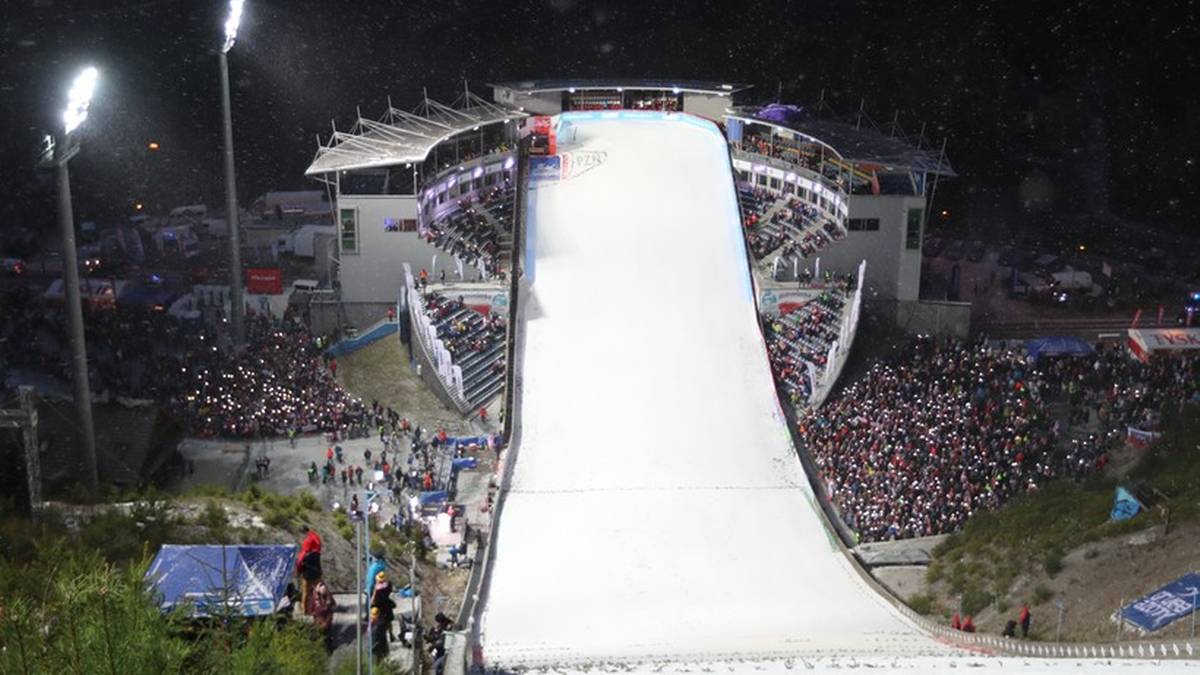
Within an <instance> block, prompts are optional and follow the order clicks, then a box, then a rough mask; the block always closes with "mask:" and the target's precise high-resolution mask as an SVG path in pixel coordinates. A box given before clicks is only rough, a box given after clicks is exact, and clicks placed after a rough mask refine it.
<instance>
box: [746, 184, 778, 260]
mask: <svg viewBox="0 0 1200 675" xmlns="http://www.w3.org/2000/svg"><path fill="white" fill-rule="evenodd" d="M737 190H738V200H739V201H740V202H741V205H742V225H743V227H745V231H746V244H747V245H748V246H749V247H750V252H751V253H752V254H753V255H754V259H755V260H761V259H762V258H763V257H764V256H766V255H767V254H768V253H770V252H771V251H774V250H775V249H777V248H779V247H780V245H782V244H783V243H784V237H783V233H782V232H781V231H780V229H779V228H778V227H777V226H776V225H775V224H774V223H772V222H769V221H768V220H767V218H766V215H767V213H768V212H769V211H770V210H771V209H772V207H774V206H775V203H776V198H775V197H774V196H772V195H771V194H770V193H769V192H767V191H766V190H765V189H763V188H752V187H750V186H749V185H746V184H745V183H738V186H737Z"/></svg>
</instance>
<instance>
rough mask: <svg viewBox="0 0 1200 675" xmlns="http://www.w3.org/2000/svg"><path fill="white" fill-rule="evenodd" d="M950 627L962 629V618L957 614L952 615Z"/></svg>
mask: <svg viewBox="0 0 1200 675" xmlns="http://www.w3.org/2000/svg"><path fill="white" fill-rule="evenodd" d="M950 627H951V628H953V629H954V630H962V619H959V618H958V615H957V614H955V615H954V616H952V617H950Z"/></svg>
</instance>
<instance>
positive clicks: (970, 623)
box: [962, 614, 975, 633]
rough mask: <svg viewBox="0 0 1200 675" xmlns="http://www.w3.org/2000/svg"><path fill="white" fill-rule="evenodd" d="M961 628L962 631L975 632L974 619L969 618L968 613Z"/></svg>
mask: <svg viewBox="0 0 1200 675" xmlns="http://www.w3.org/2000/svg"><path fill="white" fill-rule="evenodd" d="M962 629H963V632H964V633H974V632H975V621H974V620H973V619H972V618H971V615H970V614H968V615H967V618H965V619H963V626H962Z"/></svg>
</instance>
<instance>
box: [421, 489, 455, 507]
mask: <svg viewBox="0 0 1200 675" xmlns="http://www.w3.org/2000/svg"><path fill="white" fill-rule="evenodd" d="M418 499H419V500H420V502H421V506H429V505H430V504H440V503H442V502H445V501H448V500H449V499H450V493H449V492H446V491H445V490H437V491H434V492H422V493H421V494H420V496H419V497H418Z"/></svg>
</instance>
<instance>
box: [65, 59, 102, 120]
mask: <svg viewBox="0 0 1200 675" xmlns="http://www.w3.org/2000/svg"><path fill="white" fill-rule="evenodd" d="M99 78H100V71H98V70H96V68H95V67H93V66H88V67H87V68H84V69H83V72H81V73H79V75H78V76H76V78H75V81H74V82H73V83H72V84H71V89H70V90H69V91H68V92H67V109H66V110H65V111H63V127H64V128H65V129H66V133H68V134H69V133H71V132H72V131H75V130H76V129H78V128H79V125H81V124H83V121H84V120H86V119H87V116H88V108H89V107H91V105H92V95H93V94H95V93H96V80H98V79H99Z"/></svg>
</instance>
